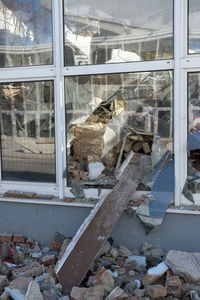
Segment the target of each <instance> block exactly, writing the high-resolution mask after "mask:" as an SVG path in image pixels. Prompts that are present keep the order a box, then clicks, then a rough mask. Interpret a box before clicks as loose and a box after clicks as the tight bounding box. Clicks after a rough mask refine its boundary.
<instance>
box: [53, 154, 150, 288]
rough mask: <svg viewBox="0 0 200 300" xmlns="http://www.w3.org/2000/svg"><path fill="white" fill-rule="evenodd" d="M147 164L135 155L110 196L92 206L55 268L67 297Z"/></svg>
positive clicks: (121, 210) (144, 172)
mask: <svg viewBox="0 0 200 300" xmlns="http://www.w3.org/2000/svg"><path fill="white" fill-rule="evenodd" d="M149 160H150V157H149V156H145V155H141V154H135V155H134V156H133V158H132V159H131V161H130V162H129V164H128V166H127V167H126V168H125V170H124V172H123V173H122V175H121V177H120V180H119V182H118V184H117V185H116V186H115V187H114V189H113V190H112V192H111V193H110V194H109V195H107V196H106V197H105V198H104V199H102V200H101V201H100V202H99V203H98V204H97V205H96V206H95V208H94V209H93V210H92V211H91V213H90V215H89V216H88V217H87V218H86V220H85V221H84V223H83V224H82V225H81V227H80V228H79V230H78V232H77V233H76V235H75V236H74V238H73V240H72V242H71V243H70V244H69V246H68V248H67V249H66V251H65V253H64V255H63V256H62V258H61V259H60V260H59V261H58V263H57V265H56V268H55V272H56V275H57V277H58V280H59V282H60V284H61V285H62V287H63V293H65V294H69V293H70V291H71V289H72V288H73V286H79V285H80V283H81V281H82V279H83V278H84V276H85V274H86V273H87V271H88V269H89V267H90V265H91V263H92V262H93V260H94V259H95V257H96V255H97V253H98V251H99V249H100V248H101V247H102V245H103V244H104V242H105V241H106V239H107V238H108V236H109V235H110V233H111V232H112V230H113V228H114V226H115V224H116V223H117V221H118V219H119V217H120V216H121V214H122V213H123V211H124V209H125V208H126V206H127V204H128V201H129V199H130V197H131V195H132V194H133V192H134V191H135V190H136V188H137V186H138V184H139V183H140V182H141V180H142V179H143V177H144V176H145V175H146V174H147V173H148V172H149V171H150V168H149V167H148V166H149V165H150V163H149Z"/></svg>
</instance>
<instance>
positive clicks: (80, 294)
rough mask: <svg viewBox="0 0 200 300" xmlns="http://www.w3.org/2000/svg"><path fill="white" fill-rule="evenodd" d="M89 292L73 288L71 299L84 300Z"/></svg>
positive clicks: (85, 289)
mask: <svg viewBox="0 0 200 300" xmlns="http://www.w3.org/2000/svg"><path fill="white" fill-rule="evenodd" d="M87 291H88V289H87V288H81V287H75V286H74V287H73V289H72V291H71V294H70V299H71V300H84V295H85V293H86V292H87Z"/></svg>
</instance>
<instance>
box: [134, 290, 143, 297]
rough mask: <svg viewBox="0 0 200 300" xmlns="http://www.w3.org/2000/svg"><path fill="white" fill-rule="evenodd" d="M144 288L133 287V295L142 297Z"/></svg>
mask: <svg viewBox="0 0 200 300" xmlns="http://www.w3.org/2000/svg"><path fill="white" fill-rule="evenodd" d="M144 295H145V289H135V296H139V297H144Z"/></svg>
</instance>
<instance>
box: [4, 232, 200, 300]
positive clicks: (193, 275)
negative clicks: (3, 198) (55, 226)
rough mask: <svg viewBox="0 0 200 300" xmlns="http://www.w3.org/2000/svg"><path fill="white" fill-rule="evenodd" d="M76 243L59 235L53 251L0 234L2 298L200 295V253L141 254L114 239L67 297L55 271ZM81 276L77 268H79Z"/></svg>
mask: <svg viewBox="0 0 200 300" xmlns="http://www.w3.org/2000/svg"><path fill="white" fill-rule="evenodd" d="M70 241H71V239H67V238H65V237H63V236H62V235H61V234H57V235H56V237H55V240H54V241H51V242H49V245H48V247H40V246H39V245H38V243H37V242H34V241H33V240H32V239H31V238H28V239H25V237H24V236H23V235H19V234H18V235H16V234H15V235H12V234H7V233H6V234H0V271H1V274H0V295H1V296H0V299H1V300H69V299H71V300H103V299H106V300H123V299H127V300H150V299H160V298H165V299H172V300H173V299H174V300H175V299H186V300H187V299H188V300H189V299H192V300H195V299H197V300H199V299H200V297H199V295H200V253H186V252H180V251H175V250H170V251H169V252H168V253H167V254H166V253H165V252H164V251H163V250H162V249H159V248H154V247H153V246H152V245H150V244H148V243H144V244H143V246H142V249H141V251H138V250H130V249H128V248H126V247H125V246H123V245H121V246H120V247H117V246H116V245H114V243H113V240H112V238H109V239H108V240H107V241H106V242H105V243H104V245H103V247H102V248H101V249H100V251H99V253H98V255H97V257H96V259H95V260H94V262H93V263H92V265H91V266H90V268H89V270H88V272H87V274H86V276H85V278H84V280H83V281H82V283H81V285H80V286H79V287H78V286H74V287H73V288H72V290H71V293H70V295H63V294H62V286H61V285H60V284H59V283H58V280H57V278H56V275H55V272H54V268H55V265H56V262H57V261H58V260H60V259H61V258H62V255H63V254H64V252H65V250H66V248H67V247H68V245H69V243H70ZM77 272H78V270H77Z"/></svg>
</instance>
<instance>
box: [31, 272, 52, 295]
mask: <svg viewBox="0 0 200 300" xmlns="http://www.w3.org/2000/svg"><path fill="white" fill-rule="evenodd" d="M35 281H37V282H38V284H39V286H40V290H41V291H44V290H49V289H51V288H54V287H55V284H56V281H55V279H54V277H53V276H51V274H50V273H44V274H43V275H40V276H38V277H36V278H35Z"/></svg>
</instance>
